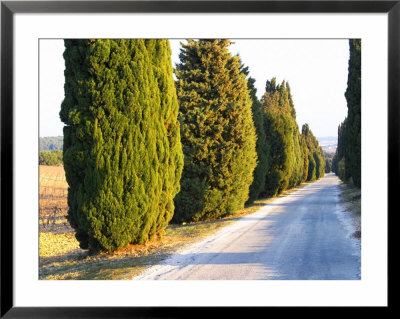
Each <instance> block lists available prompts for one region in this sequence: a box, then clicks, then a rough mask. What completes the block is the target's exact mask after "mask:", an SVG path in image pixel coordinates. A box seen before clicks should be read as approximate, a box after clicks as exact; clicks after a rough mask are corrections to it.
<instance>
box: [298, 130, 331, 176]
mask: <svg viewBox="0 0 400 319" xmlns="http://www.w3.org/2000/svg"><path fill="white" fill-rule="evenodd" d="M301 134H302V135H303V139H304V141H305V144H306V145H307V149H308V174H307V179H306V181H308V182H312V181H314V180H316V179H319V178H321V177H323V176H324V175H325V154H324V151H323V150H322V147H321V146H320V145H319V143H318V140H317V139H316V137H315V136H314V134H313V133H312V131H311V129H310V127H309V126H308V124H303V126H302V129H301Z"/></svg>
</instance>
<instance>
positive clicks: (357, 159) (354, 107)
mask: <svg viewBox="0 0 400 319" xmlns="http://www.w3.org/2000/svg"><path fill="white" fill-rule="evenodd" d="M349 49H350V59H349V68H348V70H349V71H348V80H347V89H346V92H345V97H346V101H347V116H346V118H345V120H344V121H343V122H342V123H341V125H340V126H339V128H338V147H337V150H336V154H335V157H334V159H333V163H332V166H333V170H334V172H335V173H336V174H337V175H338V176H339V177H340V178H341V179H342V180H343V181H349V180H350V179H351V180H352V182H353V183H354V185H355V186H357V187H361V39H350V40H349Z"/></svg>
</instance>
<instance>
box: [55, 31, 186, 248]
mask: <svg viewBox="0 0 400 319" xmlns="http://www.w3.org/2000/svg"><path fill="white" fill-rule="evenodd" d="M169 55H170V49H169V43H168V42H167V41H166V40H152V41H146V40H141V39H138V40H65V52H64V59H65V66H66V69H65V86H64V87H65V99H64V101H63V103H62V105H61V111H60V118H61V120H62V121H63V122H64V123H65V127H64V151H63V152H64V154H63V160H64V168H65V173H66V178H67V182H68V184H69V190H68V204H69V211H68V218H69V221H70V223H71V225H72V226H73V227H74V228H75V230H76V237H77V239H78V241H79V242H80V246H81V247H82V248H90V249H92V250H107V251H112V250H115V249H118V248H121V247H124V246H126V245H128V244H129V243H144V242H145V241H146V240H149V239H151V238H153V237H154V236H155V235H156V234H158V233H160V232H161V231H162V230H163V229H164V227H165V226H166V224H167V223H168V221H169V220H170V219H171V218H172V214H173V209H174V207H173V197H174V196H175V194H176V193H177V192H178V190H179V177H180V174H181V170H182V161H183V159H182V150H181V146H180V145H179V144H180V143H179V125H178V123H177V115H178V104H177V99H176V93H175V90H174V82H173V78H172V67H171V61H170V58H169Z"/></svg>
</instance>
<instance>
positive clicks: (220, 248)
mask: <svg viewBox="0 0 400 319" xmlns="http://www.w3.org/2000/svg"><path fill="white" fill-rule="evenodd" d="M338 185H339V180H338V178H337V177H336V176H335V175H334V174H327V175H326V176H325V177H324V178H322V179H320V180H318V181H316V182H314V183H312V184H309V185H307V186H305V187H303V188H301V189H299V190H297V191H294V192H292V193H291V194H289V195H288V196H286V197H281V198H277V199H276V200H274V201H273V202H272V203H270V204H267V205H265V206H263V207H262V208H261V209H259V210H258V211H257V212H255V213H253V214H250V215H247V216H245V217H243V218H241V219H239V220H238V221H237V222H235V223H234V224H232V225H229V226H227V227H225V228H223V229H222V230H220V231H219V232H217V233H216V234H214V235H212V236H210V237H207V238H206V239H205V240H202V241H201V242H199V243H196V244H194V245H192V246H191V247H189V248H187V249H185V250H183V251H181V252H179V253H177V254H175V255H172V256H171V257H169V258H167V259H165V260H164V261H163V262H162V263H161V264H160V265H156V266H153V267H150V268H149V269H147V270H146V271H145V272H143V273H142V274H141V275H139V276H137V277H134V278H133V279H134V280H156V279H166V280H184V279H188V280H230V279H232V280H264V279H266V280H271V279H275V280H307V279H311V280H357V279H360V276H361V274H360V272H361V270H360V259H361V258H360V257H361V252H360V251H361V248H360V242H359V240H358V239H354V238H352V237H351V227H350V228H349V225H350V224H351V223H350V222H349V221H348V220H346V218H349V217H346V215H349V214H348V213H345V212H344V211H343V209H342V207H341V205H340V203H339V198H338V194H339V188H338Z"/></svg>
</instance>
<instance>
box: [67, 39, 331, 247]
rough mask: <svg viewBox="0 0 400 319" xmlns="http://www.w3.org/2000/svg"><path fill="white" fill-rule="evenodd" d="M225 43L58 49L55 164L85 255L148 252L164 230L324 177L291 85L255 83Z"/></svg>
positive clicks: (93, 43) (137, 42)
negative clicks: (61, 82) (58, 155)
mask: <svg viewBox="0 0 400 319" xmlns="http://www.w3.org/2000/svg"><path fill="white" fill-rule="evenodd" d="M230 44H231V42H230V41H229V40H220V39H211V40H206V39H205V40H198V41H194V40H189V41H188V43H187V44H184V45H183V47H182V49H181V54H180V63H179V64H178V65H177V67H176V72H175V75H176V78H177V80H176V81H174V79H173V70H172V66H171V57H170V56H171V50H170V46H169V42H168V40H158V39H154V40H144V39H134V40H132V39H125V40H124V39H119V40H118V39H116V40H111V39H108V40H107V39H106V40H65V52H64V59H65V66H66V69H65V99H64V101H63V103H62V105H61V111H60V118H61V120H62V121H63V122H64V123H65V127H64V150H63V161H64V168H65V172H66V179H67V182H68V184H69V192H68V204H69V212H68V214H69V221H70V223H71V225H72V226H73V227H74V228H75V230H76V237H77V239H78V241H79V242H80V245H81V247H82V248H90V249H92V250H94V251H99V250H106V251H112V250H115V249H118V248H121V247H124V246H126V245H128V244H130V243H134V244H135V243H138V244H141V243H144V242H146V241H147V240H150V239H152V238H154V237H155V236H157V235H160V234H161V233H162V232H163V230H164V229H165V227H166V226H167V224H168V223H169V222H170V221H171V219H172V221H173V222H183V221H185V222H191V221H199V220H211V219H216V218H220V217H223V216H227V215H229V214H232V213H234V212H235V211H237V210H239V209H241V208H243V207H244V205H245V203H246V202H247V203H251V202H252V201H254V200H255V199H257V198H259V197H264V196H274V195H277V194H279V193H281V192H282V191H284V190H285V189H287V188H291V187H294V186H296V185H298V184H300V183H301V182H302V181H313V180H315V179H317V178H320V177H322V176H323V174H324V164H325V159H324V154H323V152H322V149H321V148H320V147H319V145H318V142H317V140H316V138H315V137H314V135H313V134H312V132H311V130H310V129H309V127H308V125H304V126H303V128H302V133H301V134H300V132H299V128H298V126H297V123H296V112H295V109H294V104H293V100H292V96H291V92H290V87H289V84H288V83H286V82H285V81H284V82H282V83H281V84H276V80H275V79H272V80H271V81H267V84H266V92H265V94H264V96H263V97H262V99H261V100H260V101H259V100H258V99H257V97H256V89H255V87H254V79H252V78H250V77H249V78H247V77H248V74H249V71H248V68H247V67H245V66H244V65H243V64H242V63H241V61H240V58H239V56H232V55H231V54H230V53H229V50H228V48H229V45H230Z"/></svg>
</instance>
